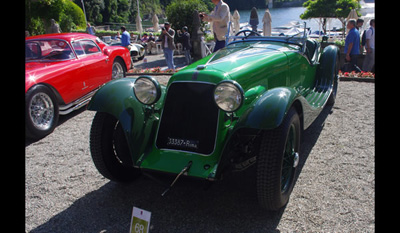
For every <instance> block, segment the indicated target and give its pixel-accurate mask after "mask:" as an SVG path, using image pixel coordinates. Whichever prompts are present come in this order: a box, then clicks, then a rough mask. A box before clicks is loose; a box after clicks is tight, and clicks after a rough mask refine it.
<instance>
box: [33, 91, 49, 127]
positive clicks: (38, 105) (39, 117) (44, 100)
mask: <svg viewBox="0 0 400 233" xmlns="http://www.w3.org/2000/svg"><path fill="white" fill-rule="evenodd" d="M29 117H30V119H31V121H32V123H33V126H35V127H36V128H37V129H39V130H48V129H49V128H50V127H51V125H52V123H53V119H54V105H53V101H52V100H51V98H50V96H48V95H47V94H45V93H42V92H40V93H37V94H35V95H34V96H33V97H32V99H31V101H30V103H29Z"/></svg>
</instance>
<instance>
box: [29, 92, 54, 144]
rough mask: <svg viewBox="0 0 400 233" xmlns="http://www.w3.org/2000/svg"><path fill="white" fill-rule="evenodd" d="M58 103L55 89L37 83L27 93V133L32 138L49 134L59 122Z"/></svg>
mask: <svg viewBox="0 0 400 233" xmlns="http://www.w3.org/2000/svg"><path fill="white" fill-rule="evenodd" d="M58 116H59V112H58V103H57V101H56V97H55V95H54V93H53V91H51V90H50V88H48V87H46V86H44V85H40V84H39V85H36V86H34V87H32V88H31V89H29V90H28V91H27V92H26V94H25V134H26V136H27V137H28V138H31V139H40V138H43V137H45V136H47V135H49V134H50V133H51V132H53V130H54V129H55V128H56V126H57V123H58Z"/></svg>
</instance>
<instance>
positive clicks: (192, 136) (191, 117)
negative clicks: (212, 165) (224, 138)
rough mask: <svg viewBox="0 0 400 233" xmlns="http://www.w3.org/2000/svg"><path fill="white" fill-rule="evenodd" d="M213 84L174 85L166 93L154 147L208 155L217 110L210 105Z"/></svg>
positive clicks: (212, 100) (214, 136)
mask: <svg viewBox="0 0 400 233" xmlns="http://www.w3.org/2000/svg"><path fill="white" fill-rule="evenodd" d="M214 87H215V84H211V83H198V82H176V83H172V84H171V86H170V87H169V89H168V93H167V97H166V101H165V104H164V109H163V113H162V116H161V122H160V126H159V129H158V135H157V141H156V146H157V148H159V149H171V150H181V151H188V152H194V153H199V154H205V155H208V154H211V153H212V152H213V151H214V147H215V139H216V133H217V125H218V114H219V110H218V107H217V106H216V104H215V103H214V97H213V90H214Z"/></svg>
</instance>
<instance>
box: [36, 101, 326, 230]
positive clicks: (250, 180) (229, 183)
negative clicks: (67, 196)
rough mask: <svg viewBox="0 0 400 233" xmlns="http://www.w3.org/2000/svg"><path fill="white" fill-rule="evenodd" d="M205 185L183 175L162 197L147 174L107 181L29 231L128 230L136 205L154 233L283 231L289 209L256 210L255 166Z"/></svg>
mask: <svg viewBox="0 0 400 233" xmlns="http://www.w3.org/2000/svg"><path fill="white" fill-rule="evenodd" d="M331 110H332V107H326V108H325V109H324V110H323V112H322V113H321V115H320V116H319V117H318V118H317V120H316V121H315V122H314V123H313V124H312V125H311V126H310V128H309V129H307V130H306V131H305V132H304V134H303V140H302V142H303V143H302V148H301V150H302V153H301V154H302V158H301V160H300V163H299V168H300V169H299V173H300V172H301V170H302V168H303V167H304V165H305V162H306V160H307V158H308V155H309V153H310V151H311V149H312V148H313V146H314V145H315V143H316V141H317V140H318V137H319V135H320V133H321V131H322V129H323V127H324V122H325V119H326V118H327V116H328V115H329V114H331ZM298 175H299V174H297V177H296V181H297V178H298ZM166 179H167V180H165V181H167V182H171V181H172V180H173V177H167V178H166ZM205 187H206V183H204V181H198V180H190V179H185V177H183V178H182V179H180V180H179V181H178V182H177V183H176V185H175V186H174V187H173V188H172V189H171V190H170V191H169V192H168V194H167V195H166V196H165V197H161V193H162V192H163V191H164V190H165V187H164V186H162V185H160V184H159V183H157V182H155V181H153V180H151V179H149V178H147V177H146V176H142V177H141V178H139V179H138V180H136V181H135V182H133V183H131V184H127V185H121V184H117V183H114V182H108V183H107V184H105V185H104V186H102V187H101V188H99V189H98V190H95V191H92V192H90V193H88V194H86V195H85V196H83V197H81V198H80V199H78V200H76V201H75V202H74V203H73V204H72V205H71V206H70V207H68V208H67V209H65V210H64V211H62V212H60V213H59V214H57V215H55V216H54V217H52V218H51V219H50V220H49V221H47V222H46V223H44V224H43V225H41V226H39V227H37V228H36V229H34V230H32V231H31V232H34V233H37V232H96V233H98V232H107V233H111V232H118V233H119V232H128V231H129V227H130V219H131V214H132V208H133V206H136V207H139V208H142V209H145V210H148V211H151V213H152V216H151V227H150V232H152V233H154V232H280V231H279V230H277V229H276V228H277V226H278V224H279V222H280V220H281V218H282V215H283V214H284V211H285V208H286V207H284V208H282V209H281V210H280V211H278V212H271V211H264V210H262V209H260V208H259V207H258V203H257V198H256V193H255V169H254V166H253V167H252V168H250V169H247V170H246V171H244V172H241V173H233V174H232V175H230V176H229V177H226V178H225V179H224V180H222V181H219V182H217V183H215V184H214V185H212V186H211V187H209V188H208V189H205ZM295 188H296V186H295ZM290 201H291V202H296V200H293V199H291V200H290Z"/></svg>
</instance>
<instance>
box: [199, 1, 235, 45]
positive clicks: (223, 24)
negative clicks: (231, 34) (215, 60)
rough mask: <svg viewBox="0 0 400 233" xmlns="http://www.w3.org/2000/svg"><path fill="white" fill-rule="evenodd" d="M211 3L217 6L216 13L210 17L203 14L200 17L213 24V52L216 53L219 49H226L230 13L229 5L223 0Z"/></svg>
mask: <svg viewBox="0 0 400 233" xmlns="http://www.w3.org/2000/svg"><path fill="white" fill-rule="evenodd" d="M211 1H212V2H213V3H214V5H215V8H214V11H213V12H212V13H211V14H210V15H208V14H206V13H204V12H201V13H200V14H199V16H200V18H201V19H202V20H205V21H208V22H212V23H213V31H214V39H215V47H214V51H213V52H216V51H218V50H219V49H221V48H223V47H225V35H226V33H227V32H228V23H229V21H230V19H229V17H230V12H229V6H228V4H226V3H225V2H223V1H222V0H211Z"/></svg>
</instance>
